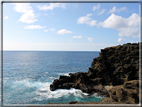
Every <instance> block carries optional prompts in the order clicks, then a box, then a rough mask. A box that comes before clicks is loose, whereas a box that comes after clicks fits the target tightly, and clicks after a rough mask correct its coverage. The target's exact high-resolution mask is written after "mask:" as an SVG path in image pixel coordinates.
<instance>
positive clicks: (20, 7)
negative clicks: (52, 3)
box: [13, 3, 32, 13]
mask: <svg viewBox="0 0 142 107" xmlns="http://www.w3.org/2000/svg"><path fill="white" fill-rule="evenodd" d="M13 4H14V5H15V7H14V10H15V11H16V12H20V13H26V12H28V11H29V10H32V7H31V6H30V3H13Z"/></svg>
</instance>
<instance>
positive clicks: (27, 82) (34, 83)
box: [13, 79, 51, 88]
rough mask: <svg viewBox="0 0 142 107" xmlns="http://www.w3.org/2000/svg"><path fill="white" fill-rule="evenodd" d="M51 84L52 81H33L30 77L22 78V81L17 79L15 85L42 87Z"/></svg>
mask: <svg viewBox="0 0 142 107" xmlns="http://www.w3.org/2000/svg"><path fill="white" fill-rule="evenodd" d="M49 84H51V83H50V82H38V81H32V80H29V79H25V80H20V81H17V80H16V81H15V82H14V85H13V87H18V86H27V87H37V88H41V87H44V86H49Z"/></svg>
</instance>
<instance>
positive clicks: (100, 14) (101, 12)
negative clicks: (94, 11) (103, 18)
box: [98, 9, 106, 15]
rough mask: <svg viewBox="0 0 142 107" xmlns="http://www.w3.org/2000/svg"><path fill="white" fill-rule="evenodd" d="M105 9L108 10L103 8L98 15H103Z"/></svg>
mask: <svg viewBox="0 0 142 107" xmlns="http://www.w3.org/2000/svg"><path fill="white" fill-rule="evenodd" d="M105 11H106V9H102V11H101V12H100V13H98V15H102V14H103V13H104V12H105Z"/></svg>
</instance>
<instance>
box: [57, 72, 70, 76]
mask: <svg viewBox="0 0 142 107" xmlns="http://www.w3.org/2000/svg"><path fill="white" fill-rule="evenodd" d="M57 74H58V75H59V76H60V75H65V76H69V73H57Z"/></svg>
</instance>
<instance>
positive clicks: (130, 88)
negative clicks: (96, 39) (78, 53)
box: [50, 43, 139, 104]
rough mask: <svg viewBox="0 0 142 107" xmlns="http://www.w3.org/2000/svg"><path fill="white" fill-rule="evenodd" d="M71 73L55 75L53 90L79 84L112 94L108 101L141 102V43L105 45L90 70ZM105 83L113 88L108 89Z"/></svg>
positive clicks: (79, 85)
mask: <svg viewBox="0 0 142 107" xmlns="http://www.w3.org/2000/svg"><path fill="white" fill-rule="evenodd" d="M69 75H70V76H60V77H59V79H55V80H54V81H53V83H52V84H51V85H50V90H52V91H54V90H56V89H70V88H76V89H81V90H82V91H83V92H87V93H98V94H100V95H105V96H110V100H109V101H112V102H113V101H114V102H119V103H133V104H134V103H138V101H139V100H138V99H139V95H138V94H139V90H138V89H139V82H138V80H139V43H138V44H137V43H133V44H131V43H127V44H124V45H118V46H114V47H108V48H105V49H102V50H101V53H100V56H99V57H97V58H94V59H93V62H92V64H91V67H90V68H89V71H88V72H86V73H83V72H78V73H73V74H72V73H70V74H69ZM105 86H113V88H112V89H109V90H108V89H107V88H105ZM124 96H127V97H125V98H124ZM126 99H129V101H127V100H126ZM107 101H108V100H107ZM103 102H105V100H103Z"/></svg>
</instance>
